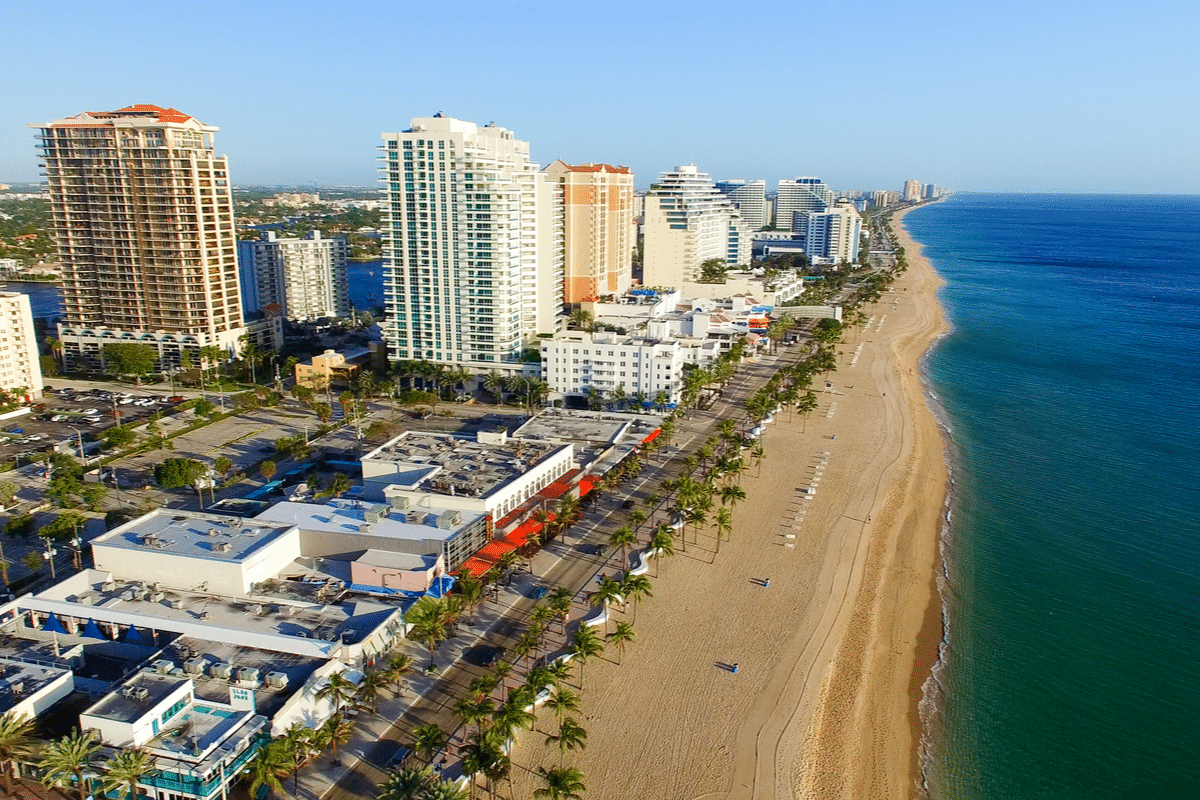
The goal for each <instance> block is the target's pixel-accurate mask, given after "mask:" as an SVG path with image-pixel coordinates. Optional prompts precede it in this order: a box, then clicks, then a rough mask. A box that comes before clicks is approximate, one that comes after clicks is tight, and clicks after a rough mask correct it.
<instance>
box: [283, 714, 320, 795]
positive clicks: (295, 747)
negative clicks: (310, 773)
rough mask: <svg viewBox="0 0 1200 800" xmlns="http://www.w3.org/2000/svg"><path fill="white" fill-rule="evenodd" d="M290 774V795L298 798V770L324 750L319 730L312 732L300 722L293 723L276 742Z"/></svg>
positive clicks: (312, 730)
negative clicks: (285, 759) (286, 760)
mask: <svg viewBox="0 0 1200 800" xmlns="http://www.w3.org/2000/svg"><path fill="white" fill-rule="evenodd" d="M277 741H278V742H279V743H280V746H281V749H282V750H283V753H284V755H285V756H286V757H287V759H288V766H289V769H290V771H291V773H292V794H293V795H297V796H299V792H300V770H301V769H303V768H304V765H305V764H307V763H308V760H309V759H310V758H312V757H313V756H315V755H317V754H319V753H320V752H321V751H322V750H324V749H325V739H324V736H323V735H322V733H321V731H320V730H319V729H317V730H314V729H312V728H310V727H308V726H307V725H304V724H303V723H300V722H293V723H292V724H291V727H289V728H288V729H287V731H286V732H284V734H283V736H282V737H281V738H280V739H278V740H277Z"/></svg>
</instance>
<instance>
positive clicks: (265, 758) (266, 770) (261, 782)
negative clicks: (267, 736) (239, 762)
mask: <svg viewBox="0 0 1200 800" xmlns="http://www.w3.org/2000/svg"><path fill="white" fill-rule="evenodd" d="M292 764H293V762H292V759H291V756H290V754H289V753H288V751H287V745H286V743H285V742H284V740H283V739H272V740H271V741H269V742H266V743H264V744H263V745H261V746H260V747H259V748H258V751H257V752H256V753H255V754H254V758H252V759H250V761H249V762H248V763H247V764H246V773H247V774H248V776H249V777H250V795H251V796H254V795H256V794H257V793H258V790H259V788H260V787H262V786H266V787H267V789H268V790H269V791H272V792H279V793H280V794H283V779H284V778H286V777H287V776H288V774H289V773H291V771H292Z"/></svg>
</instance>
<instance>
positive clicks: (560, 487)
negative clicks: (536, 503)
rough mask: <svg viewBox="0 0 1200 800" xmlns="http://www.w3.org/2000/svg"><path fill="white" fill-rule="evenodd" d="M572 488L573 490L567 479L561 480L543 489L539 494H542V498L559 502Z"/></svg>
mask: <svg viewBox="0 0 1200 800" xmlns="http://www.w3.org/2000/svg"><path fill="white" fill-rule="evenodd" d="M570 488H571V486H570V484H568V483H567V481H566V479H564V478H559V479H558V480H556V481H555V482H554V483H552V484H550V485H549V486H547V487H546V488H545V489H542V490H541V491H540V492H538V494H540V495H541V496H542V497H548V498H550V499H551V500H557V499H558V498H560V497H562V496H563V495H564V494H566V493H567V490H568V489H570Z"/></svg>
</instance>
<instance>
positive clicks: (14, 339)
mask: <svg viewBox="0 0 1200 800" xmlns="http://www.w3.org/2000/svg"><path fill="white" fill-rule="evenodd" d="M0 388H2V389H10V390H11V389H24V390H25V397H27V398H29V399H30V400H32V399H34V398H37V397H41V396H42V365H41V362H40V361H39V355H38V344H37V333H36V331H34V328H33V311H32V310H31V309H30V306H29V295H27V294H20V293H19V292H0Z"/></svg>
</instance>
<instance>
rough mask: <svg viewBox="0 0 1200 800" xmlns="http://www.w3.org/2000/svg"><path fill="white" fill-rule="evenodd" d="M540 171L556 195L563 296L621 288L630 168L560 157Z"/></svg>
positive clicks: (578, 297)
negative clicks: (559, 214) (558, 195)
mask: <svg viewBox="0 0 1200 800" xmlns="http://www.w3.org/2000/svg"><path fill="white" fill-rule="evenodd" d="M545 173H546V175H547V177H548V178H549V179H550V181H551V182H553V183H555V184H557V185H558V187H559V189H560V192H561V198H562V208H563V210H562V214H563V221H562V230H563V244H562V246H563V259H562V265H563V266H562V268H563V301H564V302H566V303H579V302H582V301H584V300H594V299H596V298H598V297H600V296H602V295H606V294H624V293H625V291H626V290H627V289H628V288H629V285H630V282H631V280H632V269H633V250H634V245H635V243H636V239H637V227H636V225H635V224H634V219H633V173H632V172H631V171H630V170H629V168H628V167H613V166H610V165H608V164H576V165H572V164H567V163H565V162H563V161H554V162H552V163H551V164H550V165H549V166H548V167H546V169H545Z"/></svg>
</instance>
